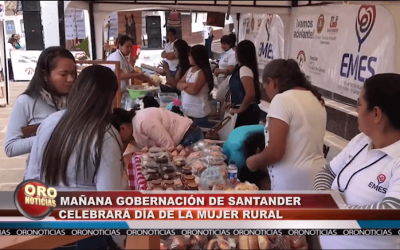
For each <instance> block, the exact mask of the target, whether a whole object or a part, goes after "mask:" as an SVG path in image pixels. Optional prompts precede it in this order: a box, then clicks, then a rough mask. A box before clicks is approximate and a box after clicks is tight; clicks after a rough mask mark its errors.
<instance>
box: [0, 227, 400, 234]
mask: <svg viewBox="0 0 400 250" xmlns="http://www.w3.org/2000/svg"><path fill="white" fill-rule="evenodd" d="M8 235H19V236H62V235H79V236H104V235H110V236H118V235H131V236H174V235H185V236H191V235H203V236H204V235H205V236H208V235H218V236H220V235H226V236H236V235H297V236H303V235H304V236H321V235H328V236H329V235H346V236H398V235H400V228H397V229H230V228H225V229H215V228H212V229H31V228H23V229H22V228H19V229H15V228H3V229H0V236H8Z"/></svg>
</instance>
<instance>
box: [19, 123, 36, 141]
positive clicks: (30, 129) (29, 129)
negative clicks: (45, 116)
mask: <svg viewBox="0 0 400 250" xmlns="http://www.w3.org/2000/svg"><path fill="white" fill-rule="evenodd" d="M39 126H40V123H39V124H33V125H28V126H26V127H22V128H21V131H22V135H23V136H24V138H29V137H32V136H36V131H37V129H38V127H39Z"/></svg>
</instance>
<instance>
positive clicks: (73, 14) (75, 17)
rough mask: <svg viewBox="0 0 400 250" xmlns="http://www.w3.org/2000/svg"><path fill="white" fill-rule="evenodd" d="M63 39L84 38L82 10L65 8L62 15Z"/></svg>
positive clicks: (84, 27)
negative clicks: (63, 24) (63, 23)
mask: <svg viewBox="0 0 400 250" xmlns="http://www.w3.org/2000/svg"><path fill="white" fill-rule="evenodd" d="M64 22H65V39H66V40H74V39H76V38H78V39H85V38H86V26H85V15H84V12H83V10H80V9H71V8H67V9H66V10H65V14H64Z"/></svg>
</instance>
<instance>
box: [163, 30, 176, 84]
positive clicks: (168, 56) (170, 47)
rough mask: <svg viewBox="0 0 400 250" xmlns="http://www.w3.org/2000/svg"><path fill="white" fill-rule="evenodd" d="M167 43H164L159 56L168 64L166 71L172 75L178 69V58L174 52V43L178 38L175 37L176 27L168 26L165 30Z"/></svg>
mask: <svg viewBox="0 0 400 250" xmlns="http://www.w3.org/2000/svg"><path fill="white" fill-rule="evenodd" d="M167 37H168V43H166V44H165V47H164V51H163V52H162V53H161V57H162V58H163V59H164V62H165V63H167V64H168V71H169V73H170V74H171V76H172V77H174V76H175V75H176V73H177V71H178V68H177V67H178V65H179V59H178V56H177V54H176V53H175V49H174V43H175V42H176V40H177V39H178V38H177V37H176V29H175V28H172V27H171V28H169V29H168V32H167Z"/></svg>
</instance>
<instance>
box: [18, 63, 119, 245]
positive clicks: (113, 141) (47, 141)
mask: <svg viewBox="0 0 400 250" xmlns="http://www.w3.org/2000/svg"><path fill="white" fill-rule="evenodd" d="M117 90H118V82H117V78H116V76H115V74H114V72H113V71H112V70H111V69H109V68H107V67H105V66H101V65H93V66H89V67H87V68H85V69H83V70H82V72H81V73H80V74H79V77H78V79H77V80H76V83H75V85H74V87H73V88H72V91H71V95H69V97H68V109H66V110H63V111H59V112H56V113H54V114H52V115H50V116H49V117H48V118H47V119H46V120H45V121H43V122H42V124H41V125H40V127H39V129H38V133H37V139H36V140H35V143H34V145H33V147H32V154H31V157H30V159H29V164H28V167H27V169H26V174H25V176H26V178H27V179H36V180H42V181H43V182H44V183H46V184H47V185H50V186H52V187H54V188H55V189H56V190H57V191H111V190H123V189H125V188H126V187H124V183H123V180H124V178H123V176H124V175H126V174H124V171H125V170H124V163H123V161H122V153H123V148H122V147H123V144H122V141H121V137H120V135H119V133H118V131H117V130H116V129H114V128H113V126H112V125H111V114H112V109H111V107H112V104H113V100H114V98H115V94H116V93H117ZM77 142H79V143H77ZM126 184H127V179H126ZM126 186H127V185H126ZM113 239H114V240H112V238H111V236H96V237H91V238H88V239H84V240H81V241H78V242H77V248H76V249H90V248H91V249H115V245H116V244H117V245H118V246H119V247H121V248H124V239H125V237H121V236H117V237H113ZM113 247H114V248H113Z"/></svg>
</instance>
